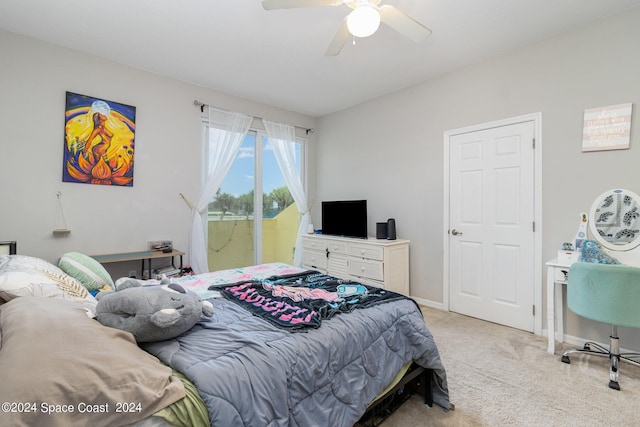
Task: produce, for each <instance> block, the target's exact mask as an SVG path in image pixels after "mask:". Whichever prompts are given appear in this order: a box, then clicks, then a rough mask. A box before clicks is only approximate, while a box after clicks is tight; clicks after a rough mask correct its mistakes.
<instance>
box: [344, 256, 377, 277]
mask: <svg viewBox="0 0 640 427" xmlns="http://www.w3.org/2000/svg"><path fill="white" fill-rule="evenodd" d="M349 274H350V275H352V276H358V277H364V278H367V279H373V280H380V281H383V280H384V267H383V264H382V263H381V262H379V261H373V260H368V259H354V258H350V259H349Z"/></svg>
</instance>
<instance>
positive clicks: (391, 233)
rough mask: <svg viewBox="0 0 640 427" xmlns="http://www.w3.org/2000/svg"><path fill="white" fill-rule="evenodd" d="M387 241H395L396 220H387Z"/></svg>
mask: <svg viewBox="0 0 640 427" xmlns="http://www.w3.org/2000/svg"><path fill="white" fill-rule="evenodd" d="M387 240H396V220H395V219H393V218H389V219H388V220H387Z"/></svg>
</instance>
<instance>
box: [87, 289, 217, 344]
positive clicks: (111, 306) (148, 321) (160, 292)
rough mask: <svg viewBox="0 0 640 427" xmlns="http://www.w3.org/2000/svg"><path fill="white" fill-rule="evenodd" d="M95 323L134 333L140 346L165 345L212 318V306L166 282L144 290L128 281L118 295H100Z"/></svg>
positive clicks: (114, 293)
mask: <svg viewBox="0 0 640 427" xmlns="http://www.w3.org/2000/svg"><path fill="white" fill-rule="evenodd" d="M97 298H98V304H97V306H96V319H97V320H98V321H99V322H100V323H102V324H103V325H105V326H109V327H112V328H117V329H121V330H123V331H127V332H131V333H132V334H133V336H134V337H135V339H136V341H137V342H151V341H162V340H166V339H169V338H174V337H177V336H178V335H181V334H183V333H185V332H186V331H188V330H189V329H191V328H192V327H193V325H195V324H196V323H197V322H198V321H199V320H200V316H201V315H202V314H204V315H205V316H207V317H211V316H213V305H212V304H211V303H210V302H209V301H201V300H200V297H199V296H198V295H197V294H196V293H194V292H191V291H186V290H185V289H184V288H183V287H182V286H180V285H178V284H176V283H169V281H168V280H166V279H163V280H162V281H161V283H160V284H159V285H148V286H143V285H141V284H140V282H138V281H136V280H127V281H125V282H123V283H122V284H120V285H119V286H118V287H117V289H116V291H103V292H100V293H99V294H98V297H97Z"/></svg>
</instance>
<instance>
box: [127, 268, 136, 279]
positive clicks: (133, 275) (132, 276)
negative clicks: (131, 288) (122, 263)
mask: <svg viewBox="0 0 640 427" xmlns="http://www.w3.org/2000/svg"><path fill="white" fill-rule="evenodd" d="M129 277H131V278H133V279H135V278H136V277H137V274H136V271H135V270H129Z"/></svg>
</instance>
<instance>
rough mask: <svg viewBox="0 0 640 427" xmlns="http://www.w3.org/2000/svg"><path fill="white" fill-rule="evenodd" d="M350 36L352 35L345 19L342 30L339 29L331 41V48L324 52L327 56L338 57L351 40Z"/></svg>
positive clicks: (341, 26)
mask: <svg viewBox="0 0 640 427" xmlns="http://www.w3.org/2000/svg"><path fill="white" fill-rule="evenodd" d="M350 35H351V34H350V33H349V29H348V28H347V18H346V17H345V18H344V19H343V20H342V24H341V25H340V28H338V31H336V35H335V36H333V40H331V43H330V44H329V47H328V48H327V50H326V51H325V52H324V54H325V56H336V55H338V54H339V53H340V51H341V50H342V47H343V46H344V44H345V43H346V42H347V40H348V39H349V36H350Z"/></svg>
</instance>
